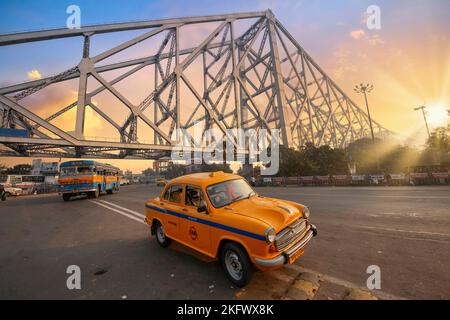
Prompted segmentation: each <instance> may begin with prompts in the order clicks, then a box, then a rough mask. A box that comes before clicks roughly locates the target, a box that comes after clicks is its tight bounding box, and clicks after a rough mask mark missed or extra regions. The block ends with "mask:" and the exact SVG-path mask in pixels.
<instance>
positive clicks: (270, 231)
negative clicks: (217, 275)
mask: <svg viewBox="0 0 450 320" xmlns="http://www.w3.org/2000/svg"><path fill="white" fill-rule="evenodd" d="M146 213H147V215H146V218H145V221H146V223H147V224H148V225H149V226H150V227H151V234H152V235H156V240H157V242H158V244H159V245H160V246H161V247H163V248H166V247H168V246H169V245H170V243H171V241H172V240H174V241H177V242H179V243H182V244H184V245H186V246H188V247H190V248H193V249H194V250H196V251H198V252H200V253H202V254H205V255H207V256H209V257H211V258H215V259H216V258H217V259H220V261H221V263H222V266H223V269H224V271H225V274H226V275H227V277H228V278H229V280H230V281H231V282H233V283H234V284H235V285H236V286H238V287H243V286H245V285H246V284H247V283H248V282H249V281H250V279H251V276H252V271H253V266H255V267H256V268H258V269H260V270H262V271H268V270H273V269H277V268H281V267H282V266H283V265H285V264H292V263H294V262H295V261H296V260H297V259H298V258H299V257H300V256H301V255H302V254H303V252H304V247H305V246H306V244H307V243H308V242H309V241H310V240H311V239H312V238H313V237H314V236H316V235H317V229H316V227H315V226H314V225H313V224H311V223H310V221H309V218H310V212H309V210H308V208H307V207H306V206H304V205H301V204H298V203H295V202H291V201H286V200H278V199H273V198H267V197H262V196H259V195H258V194H257V193H256V192H255V191H254V190H253V189H252V187H251V186H250V185H249V184H248V182H247V180H245V179H244V178H242V177H240V176H237V175H233V174H226V173H223V172H214V173H196V174H191V175H186V176H182V177H178V178H176V179H174V180H171V181H169V182H168V183H167V184H166V186H165V188H164V189H163V190H162V192H161V195H160V196H159V197H158V198H156V199H153V200H149V201H148V202H147V203H146Z"/></svg>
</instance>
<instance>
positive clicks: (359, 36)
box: [350, 29, 366, 40]
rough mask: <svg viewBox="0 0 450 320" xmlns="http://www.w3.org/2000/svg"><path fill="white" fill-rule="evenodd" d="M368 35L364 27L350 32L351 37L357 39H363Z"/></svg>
mask: <svg viewBox="0 0 450 320" xmlns="http://www.w3.org/2000/svg"><path fill="white" fill-rule="evenodd" d="M365 36H366V32H365V31H364V30H363V29H357V30H352V31H351V32H350V37H352V38H353V39H355V40H360V39H363V38H364V37H365Z"/></svg>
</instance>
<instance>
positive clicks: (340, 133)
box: [0, 10, 390, 159]
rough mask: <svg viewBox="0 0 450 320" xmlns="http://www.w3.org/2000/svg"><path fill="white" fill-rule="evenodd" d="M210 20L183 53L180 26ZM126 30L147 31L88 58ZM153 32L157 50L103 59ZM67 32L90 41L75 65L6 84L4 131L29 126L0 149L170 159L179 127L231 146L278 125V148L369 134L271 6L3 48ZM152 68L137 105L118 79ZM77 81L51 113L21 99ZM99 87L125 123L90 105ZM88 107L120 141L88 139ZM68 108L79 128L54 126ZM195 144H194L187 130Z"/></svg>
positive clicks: (103, 28)
mask: <svg viewBox="0 0 450 320" xmlns="http://www.w3.org/2000/svg"><path fill="white" fill-rule="evenodd" d="M240 21H249V23H250V24H251V25H250V27H248V28H246V29H245V30H240V35H239V36H237V34H238V28H237V26H236V24H237V23H238V22H240ZM211 23H214V28H212V29H213V30H212V31H211V32H209V33H208V35H207V36H206V37H204V38H203V39H202V40H201V42H200V44H198V45H197V46H194V47H191V48H188V49H181V47H180V41H181V40H183V39H182V37H183V36H182V35H181V31H182V30H183V28H186V27H188V26H190V25H195V26H202V25H205V24H211ZM126 30H143V33H142V34H140V35H138V36H136V37H134V38H132V39H130V40H127V41H125V42H123V43H121V44H119V45H117V46H115V47H113V48H111V49H109V50H106V51H103V52H101V53H99V54H97V55H95V56H91V54H90V48H91V42H92V41H94V40H95V36H96V35H99V34H106V33H114V32H118V31H126ZM157 36H159V37H160V38H161V39H162V40H161V41H160V42H159V45H158V48H159V49H158V51H157V52H156V54H153V55H150V56H146V57H143V58H139V59H129V60H122V61H120V62H113V63H109V64H101V63H100V62H103V61H105V60H106V61H107V59H109V58H111V57H115V56H117V55H118V54H119V53H121V52H123V51H126V50H127V49H129V48H132V47H134V46H136V45H137V44H139V43H142V42H145V41H147V40H149V39H155V37H157ZM69 37H83V39H84V41H83V49H82V52H83V57H82V59H81V61H80V63H79V64H78V65H77V66H74V67H72V68H70V69H68V70H65V71H63V72H61V73H59V74H57V75H55V76H51V77H46V78H42V79H39V80H35V81H28V82H25V83H19V84H15V85H10V86H5V87H3V88H0V109H2V112H3V114H7V117H6V116H5V117H4V118H5V119H6V120H4V121H3V123H2V127H14V128H20V129H24V130H26V131H27V132H28V137H11V136H1V135H0V143H2V144H3V149H2V150H0V155H3V156H46V157H47V156H48V157H52V156H55V157H67V158H74V157H89V158H93V157H95V158H99V157H100V158H102V157H104V158H147V159H148V158H151V159H157V158H160V157H164V156H167V154H168V153H169V152H170V151H171V150H172V149H173V148H174V147H175V145H176V144H177V143H178V142H180V141H182V139H183V137H182V136H180V135H181V134H180V131H179V130H178V129H186V130H187V131H189V130H191V131H192V130H193V128H194V126H196V125H197V124H200V125H201V127H202V128H203V130H205V129H209V128H216V129H218V130H221V131H222V132H223V133H227V135H228V136H229V138H230V140H231V141H233V142H235V141H236V140H237V136H235V135H234V134H231V136H230V133H229V131H228V129H231V130H235V129H255V130H256V132H258V131H259V130H261V129H275V128H278V129H280V132H281V136H280V142H281V144H283V145H285V146H289V147H293V148H300V147H302V146H304V145H305V144H306V143H308V142H309V143H313V144H314V145H316V146H320V145H325V144H326V145H330V146H333V147H344V146H346V145H347V144H348V143H350V142H352V141H354V140H357V139H359V138H363V137H366V136H369V133H370V126H369V118H368V116H367V114H366V113H365V112H364V111H363V110H362V109H361V108H359V107H358V106H357V104H356V103H354V102H353V101H352V100H351V99H350V98H349V97H348V96H347V95H346V94H345V93H344V92H343V91H342V90H341V89H340V88H339V87H338V85H337V84H336V83H335V82H334V81H333V80H332V79H331V78H330V77H329V76H328V75H327V74H326V73H325V72H324V71H323V70H322V69H321V68H320V66H319V65H318V64H317V63H316V62H315V61H314V60H313V59H312V58H311V56H310V55H309V54H308V53H307V52H306V51H305V50H304V49H303V48H302V47H301V46H300V44H299V43H298V42H297V41H296V40H295V39H294V37H293V36H292V35H291V34H290V33H289V32H288V31H287V30H286V29H285V28H284V26H283V25H282V24H281V23H280V21H278V20H277V19H276V17H275V16H274V15H273V14H272V12H271V11H270V10H268V11H264V12H254V13H239V14H228V15H216V16H204V17H190V18H179V19H166V20H157V21H142V22H133V23H119V24H109V25H100V26H88V27H83V28H81V29H77V30H69V29H56V30H46V31H37V32H27V33H18V34H10V35H0V47H4V46H10V45H15V44H21V43H29V42H37V41H45V40H57V39H62V38H69ZM147 67H150V68H151V69H152V72H151V75H150V76H152V77H153V87H151V88H150V87H149V88H148V92H147V93H146V96H145V98H144V99H143V100H142V101H141V102H140V103H139V104H134V103H132V102H131V101H130V99H129V98H128V97H127V96H126V95H125V94H124V93H121V92H120V91H119V90H118V89H117V88H116V87H115V85H116V84H118V83H123V82H125V80H126V79H127V78H129V77H131V76H133V75H135V74H136V73H137V72H139V71H141V70H143V69H144V68H147ZM192 69H195V70H196V77H193V76H192V73H191V70H192ZM124 70H125V71H124ZM109 71H122V73H121V74H119V75H117V76H115V77H114V78H113V79H111V80H109V79H107V78H106V77H105V76H104V75H105V74H106V73H107V72H109ZM76 79H78V92H77V99H76V100H75V101H73V102H71V103H70V104H69V105H67V106H64V107H63V108H60V110H58V111H57V112H55V113H54V114H52V115H50V116H48V117H45V118H44V117H41V116H39V115H38V114H36V113H35V112H32V111H31V110H30V109H29V108H27V106H25V105H24V104H23V103H22V102H21V101H22V100H24V99H25V98H27V97H29V96H32V95H34V94H37V93H38V92H39V91H41V90H43V89H44V88H47V87H50V86H52V85H55V84H57V83H61V82H64V81H69V80H76ZM89 79H95V80H96V83H98V84H99V86H98V87H97V88H95V89H92V90H89V91H88V85H87V82H88V80H89ZM199 82H200V83H201V85H200V86H199ZM102 92H108V93H110V94H112V96H113V97H114V99H116V100H117V101H119V102H120V103H121V104H123V105H124V106H125V107H126V109H127V114H125V115H123V122H122V123H118V121H117V120H114V118H113V117H112V116H111V112H114V110H108V109H105V108H101V106H100V105H97V104H96V103H94V100H93V99H94V98H95V97H96V96H98V95H99V94H100V93H102ZM186 95H191V100H192V97H193V99H194V101H195V105H193V106H192V107H187V106H186V104H187V102H186V101H184V100H187V99H186ZM87 107H90V108H91V109H92V110H93V111H94V112H95V113H96V114H97V115H98V116H100V117H101V118H102V119H103V120H104V121H106V122H107V123H108V124H109V125H110V126H112V127H113V128H114V130H116V132H117V134H118V135H119V137H120V138H119V139H118V140H115V141H113V140H108V139H92V138H89V137H85V124H86V122H88V121H89V119H88V118H87V117H88V116H87V114H86V108H87ZM70 110H74V111H75V116H74V117H73V118H74V119H73V122H74V125H73V127H74V128H75V130H74V131H68V130H66V129H64V128H62V127H58V126H57V125H55V124H52V122H53V121H54V120H55V119H58V118H60V117H61V116H63V115H67V114H68V112H69V111H70ZM0 114H1V113H0ZM138 122H140V123H141V124H142V125H143V126H145V127H146V128H147V129H149V130H150V132H151V135H150V136H143V135H142V134H140V132H139V129H138V127H139V126H138ZM373 125H374V130H375V133H376V134H377V135H378V136H380V137H383V136H385V135H388V134H390V132H389V131H388V130H387V129H385V128H383V127H382V126H381V125H380V124H379V123H378V122H376V121H373ZM232 132H235V131H232ZM144 140H146V141H147V140H152V142H151V143H149V142H145V143H144V142H142V141H144ZM189 140H190V141H191V142H192V143H193V144H194V143H195V141H193V138H192V137H191V136H190V137H189ZM197 143H198V142H197ZM207 147H208V145H205V144H203V145H197V146H196V148H198V149H202V148H207ZM55 150H56V151H55ZM111 151H113V152H111Z"/></svg>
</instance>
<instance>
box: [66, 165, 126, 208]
mask: <svg viewBox="0 0 450 320" xmlns="http://www.w3.org/2000/svg"><path fill="white" fill-rule="evenodd" d="M119 182H120V170H119V168H116V167H114V166H111V165H109V164H105V163H100V162H96V161H92V160H81V161H68V162H63V163H61V165H60V167H59V180H58V184H59V193H60V194H61V195H62V197H63V200H64V201H69V200H70V198H71V197H73V196H77V195H82V194H85V195H87V196H88V197H91V198H98V197H99V196H100V194H101V193H102V192H106V193H107V194H112V193H113V192H114V191H119V185H120V183H119Z"/></svg>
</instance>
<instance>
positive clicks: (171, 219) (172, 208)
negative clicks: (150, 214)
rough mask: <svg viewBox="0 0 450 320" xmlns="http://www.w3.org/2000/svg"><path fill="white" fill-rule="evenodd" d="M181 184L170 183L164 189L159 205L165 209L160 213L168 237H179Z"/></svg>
mask: <svg viewBox="0 0 450 320" xmlns="http://www.w3.org/2000/svg"><path fill="white" fill-rule="evenodd" d="M182 199H183V186H182V185H181V184H176V185H171V186H169V187H168V188H167V190H166V191H165V193H164V195H163V197H162V199H161V200H160V203H159V205H160V206H161V208H162V209H164V210H165V213H162V214H161V215H162V218H163V227H164V231H165V232H166V234H167V235H168V236H169V237H172V238H175V239H180V221H181V220H183V219H181V218H180V217H179V214H180V212H182Z"/></svg>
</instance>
